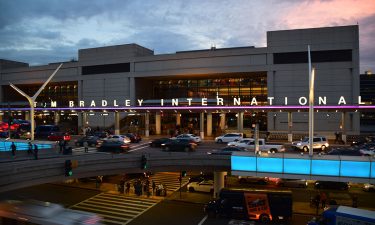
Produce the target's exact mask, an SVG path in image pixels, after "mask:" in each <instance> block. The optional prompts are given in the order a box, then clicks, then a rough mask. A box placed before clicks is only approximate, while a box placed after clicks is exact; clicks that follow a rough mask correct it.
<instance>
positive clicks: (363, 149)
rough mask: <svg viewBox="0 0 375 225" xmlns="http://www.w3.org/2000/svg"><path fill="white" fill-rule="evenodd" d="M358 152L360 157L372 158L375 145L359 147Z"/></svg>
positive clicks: (369, 144)
mask: <svg viewBox="0 0 375 225" xmlns="http://www.w3.org/2000/svg"><path fill="white" fill-rule="evenodd" d="M359 152H360V153H361V154H362V155H366V156H372V155H374V154H375V143H367V144H364V145H361V146H360V147H359Z"/></svg>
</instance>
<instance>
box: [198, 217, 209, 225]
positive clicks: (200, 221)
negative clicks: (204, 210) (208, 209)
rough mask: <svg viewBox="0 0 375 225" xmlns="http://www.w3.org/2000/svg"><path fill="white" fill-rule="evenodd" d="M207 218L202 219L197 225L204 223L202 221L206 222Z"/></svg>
mask: <svg viewBox="0 0 375 225" xmlns="http://www.w3.org/2000/svg"><path fill="white" fill-rule="evenodd" d="M207 218H208V215H206V216H205V217H203V219H202V220H201V221H200V222H199V223H198V225H202V224H203V223H204V221H206V219H207Z"/></svg>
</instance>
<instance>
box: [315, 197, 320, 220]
mask: <svg viewBox="0 0 375 225" xmlns="http://www.w3.org/2000/svg"><path fill="white" fill-rule="evenodd" d="M319 205H320V192H318V193H317V194H316V195H315V207H316V215H318V214H319Z"/></svg>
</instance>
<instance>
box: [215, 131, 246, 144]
mask: <svg viewBox="0 0 375 225" xmlns="http://www.w3.org/2000/svg"><path fill="white" fill-rule="evenodd" d="M241 139H242V134H241V133H228V134H224V135H222V136H219V137H216V138H215V142H216V143H227V142H232V141H239V140H241Z"/></svg>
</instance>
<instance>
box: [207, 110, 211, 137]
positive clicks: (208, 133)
mask: <svg viewBox="0 0 375 225" xmlns="http://www.w3.org/2000/svg"><path fill="white" fill-rule="evenodd" d="M207 136H208V137H211V136H212V113H211V112H208V113H207Z"/></svg>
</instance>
